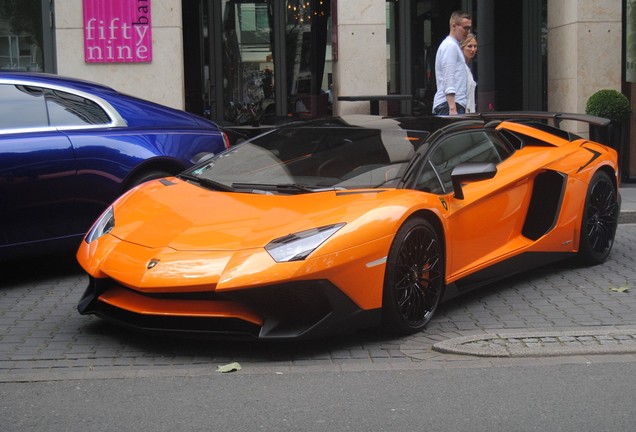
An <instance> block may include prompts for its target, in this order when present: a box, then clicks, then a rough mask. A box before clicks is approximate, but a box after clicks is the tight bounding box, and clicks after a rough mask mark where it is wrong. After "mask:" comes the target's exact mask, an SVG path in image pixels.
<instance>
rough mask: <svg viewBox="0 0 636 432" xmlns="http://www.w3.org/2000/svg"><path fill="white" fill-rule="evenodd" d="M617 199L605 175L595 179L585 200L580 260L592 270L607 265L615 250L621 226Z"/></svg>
mask: <svg viewBox="0 0 636 432" xmlns="http://www.w3.org/2000/svg"><path fill="white" fill-rule="evenodd" d="M618 210H619V209H618V196H617V194H616V189H615V188H614V183H613V182H612V180H611V179H610V176H609V175H608V174H607V173H606V172H604V171H598V172H597V173H596V174H594V176H593V177H592V181H591V182H590V185H589V186H588V190H587V195H586V197H585V207H584V209H583V219H582V220H581V237H580V240H579V254H578V260H579V262H580V263H581V264H582V265H586V266H591V265H596V264H601V263H602V262H604V261H605V260H606V259H607V257H608V256H609V254H610V251H611V250H612V245H613V244H614V236H615V234H616V227H617V226H618Z"/></svg>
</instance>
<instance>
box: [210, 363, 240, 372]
mask: <svg viewBox="0 0 636 432" xmlns="http://www.w3.org/2000/svg"><path fill="white" fill-rule="evenodd" d="M240 370H241V365H240V364H238V363H237V362H234V363H230V364H226V365H223V366H217V368H216V371H217V372H219V373H228V372H236V371H240Z"/></svg>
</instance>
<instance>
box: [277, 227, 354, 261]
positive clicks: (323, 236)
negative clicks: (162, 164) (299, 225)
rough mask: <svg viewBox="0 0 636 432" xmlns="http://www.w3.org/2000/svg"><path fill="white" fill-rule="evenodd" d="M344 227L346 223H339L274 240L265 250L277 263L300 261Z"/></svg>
mask: <svg viewBox="0 0 636 432" xmlns="http://www.w3.org/2000/svg"><path fill="white" fill-rule="evenodd" d="M343 226H345V224H344V223H339V224H334V225H327V226H324V227H320V228H313V229H310V230H306V231H300V232H297V233H294V234H290V235H287V236H285V237H281V238H278V239H276V240H272V241H271V242H269V243H268V244H267V246H265V249H266V250H267V252H268V253H269V254H270V255H271V256H272V258H274V260H275V261H276V262H288V261H300V260H303V259H305V258H307V256H309V254H310V253H312V252H313V251H314V249H316V248H317V247H318V246H320V245H321V244H322V243H323V242H324V241H325V240H327V239H328V238H329V237H331V236H332V235H334V234H335V233H336V231H338V230H339V229H340V228H342V227H343Z"/></svg>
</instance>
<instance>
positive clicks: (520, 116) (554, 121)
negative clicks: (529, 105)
mask: <svg viewBox="0 0 636 432" xmlns="http://www.w3.org/2000/svg"><path fill="white" fill-rule="evenodd" d="M475 116H476V117H479V118H482V119H484V120H546V121H548V123H549V124H550V125H552V126H554V127H557V128H559V129H560V128H561V122H562V121H563V120H572V121H579V122H584V123H587V124H588V125H593V126H602V127H606V126H609V124H610V123H611V121H610V120H608V119H606V118H603V117H597V116H593V115H589V114H576V113H562V112H543V111H517V112H484V113H478V114H476V115H475Z"/></svg>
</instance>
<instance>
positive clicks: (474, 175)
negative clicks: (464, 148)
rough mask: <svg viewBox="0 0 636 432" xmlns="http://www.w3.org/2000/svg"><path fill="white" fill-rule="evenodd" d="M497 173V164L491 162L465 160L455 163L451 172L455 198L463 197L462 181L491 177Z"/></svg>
mask: <svg viewBox="0 0 636 432" xmlns="http://www.w3.org/2000/svg"><path fill="white" fill-rule="evenodd" d="M495 174H497V165H495V164H494V163H492V162H466V163H463V164H460V165H457V166H456V167H455V168H453V171H452V172H451V179H452V181H453V190H454V191H455V195H454V196H455V198H457V199H464V191H463V190H462V183H468V182H473V181H479V180H487V179H491V178H493V177H494V176H495Z"/></svg>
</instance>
